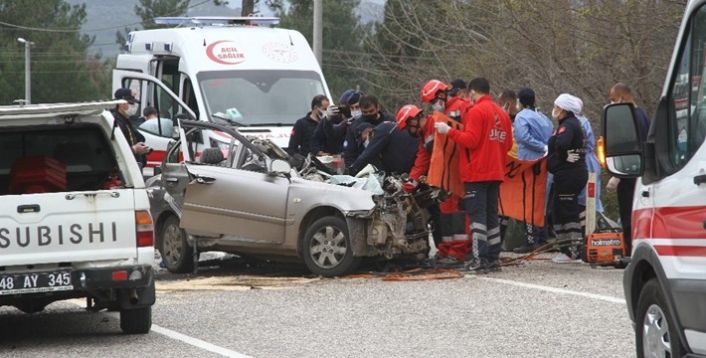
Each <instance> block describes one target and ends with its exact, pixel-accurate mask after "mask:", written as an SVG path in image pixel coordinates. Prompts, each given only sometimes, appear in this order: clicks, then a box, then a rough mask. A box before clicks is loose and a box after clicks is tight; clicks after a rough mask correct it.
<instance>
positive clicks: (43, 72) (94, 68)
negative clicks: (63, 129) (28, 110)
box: [0, 0, 110, 104]
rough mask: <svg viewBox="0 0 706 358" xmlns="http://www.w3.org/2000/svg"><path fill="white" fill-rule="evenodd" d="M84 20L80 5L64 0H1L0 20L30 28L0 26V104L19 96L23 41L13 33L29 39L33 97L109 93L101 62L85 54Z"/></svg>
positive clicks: (86, 97) (36, 100)
mask: <svg viewBox="0 0 706 358" xmlns="http://www.w3.org/2000/svg"><path fill="white" fill-rule="evenodd" d="M85 19H86V8H85V5H80V6H78V5H76V6H70V5H69V4H68V3H67V2H66V1H64V0H43V1H34V0H0V21H3V22H6V23H10V24H15V25H20V26H23V27H27V28H34V29H20V28H16V27H9V26H3V25H0V26H1V27H0V28H2V31H0V104H11V103H12V102H13V101H14V100H16V99H21V98H24V45H23V44H21V43H19V42H17V38H18V37H22V38H25V39H27V40H29V41H32V42H34V46H33V47H32V55H31V65H32V67H31V74H32V102H34V103H40V102H45V103H46V102H70V101H85V100H94V99H105V98H109V95H110V94H109V91H110V82H109V81H110V80H109V79H107V77H109V75H108V74H107V72H108V71H107V69H106V66H105V64H104V63H103V62H102V60H101V59H100V58H99V57H93V58H88V57H87V49H88V47H89V46H90V45H91V44H92V43H93V40H94V39H93V38H92V37H89V36H87V35H82V34H81V33H80V32H79V31H78V29H79V28H80V27H81V25H82V24H83V23H84V21H85ZM38 29H42V30H43V31H42V30H38ZM106 81H107V82H106Z"/></svg>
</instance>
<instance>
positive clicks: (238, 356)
mask: <svg viewBox="0 0 706 358" xmlns="http://www.w3.org/2000/svg"><path fill="white" fill-rule="evenodd" d="M152 332H156V333H159V334H161V335H163V336H166V337H169V338H171V339H175V340H177V341H181V342H184V343H186V344H189V345H192V346H194V347H196V348H201V349H203V350H205V351H209V352H212V353H216V354H220V355H222V356H224V357H232V358H250V357H249V356H247V355H245V354H242V353H238V352H236V351H232V350H230V349H227V348H223V347H221V346H217V345H215V344H212V343H208V342H206V341H202V340H200V339H198V338H194V337H190V336H187V335H185V334H181V333H179V332H177V331H172V330H171V329H169V328H164V327H161V326H158V325H156V324H152Z"/></svg>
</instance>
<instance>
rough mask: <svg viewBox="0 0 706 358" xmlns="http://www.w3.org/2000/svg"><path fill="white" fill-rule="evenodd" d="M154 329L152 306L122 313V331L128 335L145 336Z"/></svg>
mask: <svg viewBox="0 0 706 358" xmlns="http://www.w3.org/2000/svg"><path fill="white" fill-rule="evenodd" d="M150 328H152V306H147V307H142V308H135V309H129V310H122V311H120V329H122V330H123V333H126V334H145V333H147V332H149V331H150Z"/></svg>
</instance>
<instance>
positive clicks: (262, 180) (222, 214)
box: [181, 143, 290, 245]
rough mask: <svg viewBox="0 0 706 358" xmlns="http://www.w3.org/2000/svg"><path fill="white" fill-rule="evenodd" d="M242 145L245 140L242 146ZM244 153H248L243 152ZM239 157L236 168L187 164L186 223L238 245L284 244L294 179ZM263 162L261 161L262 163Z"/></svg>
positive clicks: (192, 230) (200, 232) (196, 231)
mask: <svg viewBox="0 0 706 358" xmlns="http://www.w3.org/2000/svg"><path fill="white" fill-rule="evenodd" d="M237 147H238V148H242V147H243V145H242V143H239V144H238V145H237ZM237 152H238V153H240V154H239V156H241V157H244V156H246V155H247V154H246V153H244V152H245V151H243V150H242V149H241V150H238V151H237ZM255 157H256V156H252V155H251V157H250V159H249V160H245V161H243V160H234V161H233V163H234V164H233V167H227V166H225V164H224V163H229V162H230V161H229V160H227V158H226V160H224V161H223V163H221V165H204V164H199V163H187V164H186V167H187V170H188V173H189V176H190V178H191V180H190V181H189V183H188V184H187V186H186V193H185V197H184V204H183V211H182V218H181V227H182V228H184V229H186V230H187V231H189V232H190V233H192V234H195V235H197V236H198V235H203V236H209V237H221V238H223V239H224V240H226V241H230V242H231V243H233V244H237V245H248V244H253V245H257V244H281V243H283V242H284V238H285V234H284V233H285V227H286V225H287V224H289V221H288V218H287V196H288V193H289V184H290V183H289V179H287V178H282V177H275V176H271V175H268V174H266V168H265V167H266V164H265V162H262V163H259V164H258V163H256V162H257V160H254V158H255ZM260 164H262V165H260Z"/></svg>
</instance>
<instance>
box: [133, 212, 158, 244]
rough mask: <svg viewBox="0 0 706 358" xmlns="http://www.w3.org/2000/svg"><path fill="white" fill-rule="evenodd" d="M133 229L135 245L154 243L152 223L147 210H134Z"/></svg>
mask: <svg viewBox="0 0 706 358" xmlns="http://www.w3.org/2000/svg"><path fill="white" fill-rule="evenodd" d="M135 229H136V234H137V235H136V236H137V247H145V246H153V245H154V225H153V224H152V215H150V212H149V211H146V210H140V211H136V212H135Z"/></svg>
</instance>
